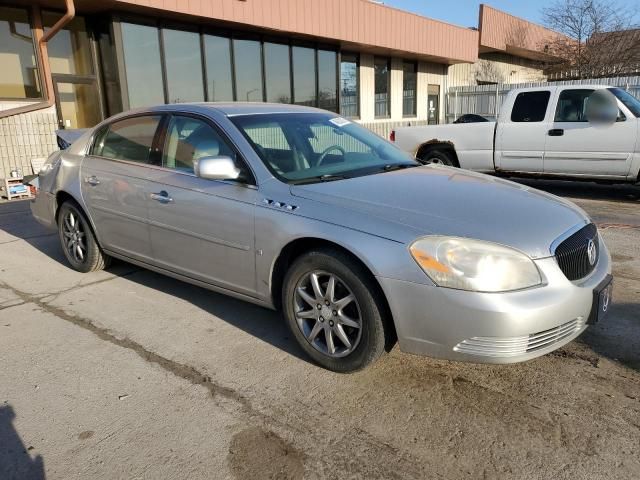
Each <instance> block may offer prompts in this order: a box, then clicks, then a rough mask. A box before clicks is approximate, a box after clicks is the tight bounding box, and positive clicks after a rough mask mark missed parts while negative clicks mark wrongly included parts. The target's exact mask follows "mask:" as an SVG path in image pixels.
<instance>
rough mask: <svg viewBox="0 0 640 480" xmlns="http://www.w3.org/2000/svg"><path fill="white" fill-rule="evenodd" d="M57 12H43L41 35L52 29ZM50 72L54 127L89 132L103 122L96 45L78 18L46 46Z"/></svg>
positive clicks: (79, 17) (57, 16)
mask: <svg viewBox="0 0 640 480" xmlns="http://www.w3.org/2000/svg"><path fill="white" fill-rule="evenodd" d="M61 16H62V13H61V12H53V11H43V12H42V21H43V25H44V29H45V31H47V30H48V29H50V28H51V27H53V25H55V23H56V22H57V21H58V20H59V19H60V17H61ZM47 51H48V57H49V65H50V67H51V72H52V75H51V77H52V80H53V90H54V94H55V103H56V112H57V114H58V126H59V127H60V128H61V129H64V128H71V129H75V128H89V127H93V126H95V125H96V124H97V123H99V122H100V121H102V119H103V118H104V112H105V109H104V105H103V101H102V95H101V92H100V85H99V80H98V72H99V68H98V64H97V61H96V58H97V49H96V41H95V40H94V35H93V30H92V29H91V28H89V25H88V22H87V21H86V19H85V18H84V17H82V16H76V17H74V18H73V20H71V22H69V23H68V24H67V25H65V27H64V28H63V29H62V30H60V31H59V32H58V33H57V34H56V35H55V36H54V37H53V38H51V40H49V43H48V44H47Z"/></svg>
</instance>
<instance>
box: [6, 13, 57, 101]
mask: <svg viewBox="0 0 640 480" xmlns="http://www.w3.org/2000/svg"><path fill="white" fill-rule="evenodd" d="M0 7H7V8H13V9H16V10H23V11H25V12H26V13H27V22H28V24H29V32H30V33H31V45H32V47H33V56H34V58H35V68H36V74H37V75H36V79H37V81H38V86H39V87H40V95H39V96H37V97H3V96H0V101H3V102H25V101H27V102H28V101H34V100H35V101H37V100H41V101H42V100H48V99H49V97H48V94H47V91H46V90H47V89H46V88H45V80H44V73H43V69H42V57H41V55H40V49H39V48H38V42H37V41H36V36H35V29H36V27H37V26H38V25H35V20H36V19H35V18H34V17H35V16H34V15H33V11H32V9H30V8H27V7H22V6H19V5H11V4H7V5H5V4H4V3H1V4H0ZM38 17H40V18H39V19H38V20H39V23H40V25H39V26H42V16H41V15H38Z"/></svg>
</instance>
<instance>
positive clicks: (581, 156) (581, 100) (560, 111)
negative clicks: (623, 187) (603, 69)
mask: <svg viewBox="0 0 640 480" xmlns="http://www.w3.org/2000/svg"><path fill="white" fill-rule="evenodd" d="M593 91H594V90H593V89H592V88H591V89H587V88H566V89H564V90H562V91H561V92H560V94H559V95H558V102H557V106H556V108H555V114H554V118H553V124H552V125H551V128H550V129H549V131H548V132H547V142H546V146H545V157H544V171H545V173H560V174H567V175H608V176H617V177H624V176H626V175H627V174H628V173H629V169H630V167H631V161H632V159H633V151H634V148H635V144H636V127H637V125H636V122H634V121H633V120H632V119H627V118H626V116H625V115H624V113H622V112H620V114H619V116H618V121H617V122H616V123H614V124H612V125H595V126H594V125H592V124H591V123H589V122H588V121H587V119H586V117H585V106H586V104H587V99H588V98H589V95H591V94H592V93H593Z"/></svg>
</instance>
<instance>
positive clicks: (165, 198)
mask: <svg viewBox="0 0 640 480" xmlns="http://www.w3.org/2000/svg"><path fill="white" fill-rule="evenodd" d="M150 197H151V200H155V201H156V202H160V203H171V202H173V198H171V197H170V196H169V194H168V193H167V192H166V191H165V190H162V191H161V192H158V193H152V194H151V195H150Z"/></svg>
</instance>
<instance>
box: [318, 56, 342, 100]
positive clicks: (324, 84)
mask: <svg viewBox="0 0 640 480" xmlns="http://www.w3.org/2000/svg"><path fill="white" fill-rule="evenodd" d="M337 57H338V55H337V54H336V52H330V51H327V50H318V107H319V108H322V109H324V110H329V111H332V112H337V111H338V100H337V96H338V92H337V86H336V82H337V72H336V68H337V67H336V62H337Z"/></svg>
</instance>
